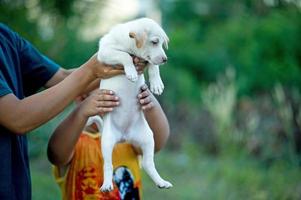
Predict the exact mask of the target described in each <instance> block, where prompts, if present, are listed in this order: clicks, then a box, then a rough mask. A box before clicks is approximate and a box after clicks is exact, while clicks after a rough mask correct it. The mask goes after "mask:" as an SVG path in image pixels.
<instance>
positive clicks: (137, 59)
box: [133, 56, 140, 64]
mask: <svg viewBox="0 0 301 200" xmlns="http://www.w3.org/2000/svg"><path fill="white" fill-rule="evenodd" d="M139 61H140V59H139V58H138V57H136V56H134V57H133V62H134V64H137V63H139Z"/></svg>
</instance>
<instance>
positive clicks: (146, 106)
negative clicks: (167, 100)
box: [142, 102, 154, 110]
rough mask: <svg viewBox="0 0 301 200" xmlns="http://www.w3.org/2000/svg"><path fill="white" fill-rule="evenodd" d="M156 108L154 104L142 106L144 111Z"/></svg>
mask: <svg viewBox="0 0 301 200" xmlns="http://www.w3.org/2000/svg"><path fill="white" fill-rule="evenodd" d="M153 107H154V104H153V102H150V103H149V104H147V105H145V106H142V110H150V109H152V108H153Z"/></svg>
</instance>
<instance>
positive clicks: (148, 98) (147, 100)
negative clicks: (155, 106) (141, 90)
mask: <svg viewBox="0 0 301 200" xmlns="http://www.w3.org/2000/svg"><path fill="white" fill-rule="evenodd" d="M151 101H152V100H151V98H150V97H149V96H148V97H146V98H144V99H141V100H140V104H141V105H143V106H146V105H147V104H149V103H150V102H151Z"/></svg>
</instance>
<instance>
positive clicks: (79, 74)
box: [0, 66, 95, 133]
mask: <svg viewBox="0 0 301 200" xmlns="http://www.w3.org/2000/svg"><path fill="white" fill-rule="evenodd" d="M93 78H94V77H93V75H92V74H91V72H90V71H89V68H87V67H85V66H83V67H81V68H79V69H78V70H76V71H75V72H73V73H72V75H70V76H68V77H67V78H66V79H65V80H64V81H62V82H60V83H59V84H57V85H55V86H53V87H51V88H49V89H47V90H44V91H42V92H40V93H37V94H35V95H32V96H29V97H27V98H24V99H22V100H18V99H17V98H16V97H15V96H13V95H7V96H8V97H7V98H1V105H3V106H1V109H0V114H1V115H2V117H1V124H2V125H4V126H5V127H7V128H8V129H10V130H12V131H14V132H16V133H25V132H27V131H30V130H33V129H34V128H36V127H38V126H40V125H41V124H43V123H45V122H47V121H48V120H50V119H51V118H53V117H54V116H56V115H57V114H58V113H60V112H61V111H62V110H63V109H64V108H65V107H66V106H67V105H68V104H69V103H70V102H71V101H72V100H74V98H75V97H77V96H79V95H80V94H81V93H82V91H83V90H84V89H85V88H86V87H87V86H88V84H89V83H90V82H92V81H93ZM94 79H95V78H94Z"/></svg>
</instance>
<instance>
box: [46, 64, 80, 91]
mask: <svg viewBox="0 0 301 200" xmlns="http://www.w3.org/2000/svg"><path fill="white" fill-rule="evenodd" d="M75 70H76V69H64V68H60V69H59V70H58V71H57V72H56V73H55V74H54V75H53V76H52V77H51V78H50V79H49V80H48V81H47V82H46V84H45V86H44V87H45V88H50V87H52V86H54V85H56V84H58V83H59V82H61V81H62V80H64V79H65V78H66V77H67V76H69V75H70V74H71V73H72V72H74V71H75Z"/></svg>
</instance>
